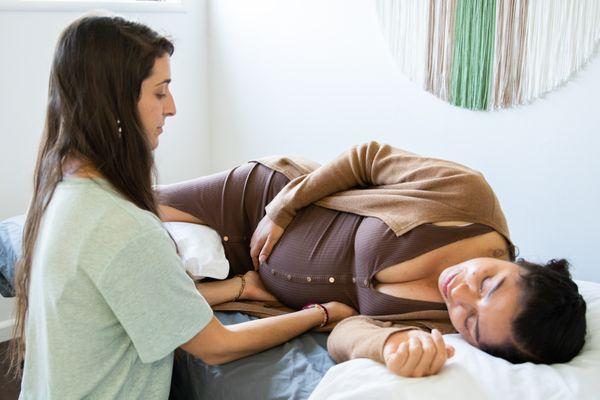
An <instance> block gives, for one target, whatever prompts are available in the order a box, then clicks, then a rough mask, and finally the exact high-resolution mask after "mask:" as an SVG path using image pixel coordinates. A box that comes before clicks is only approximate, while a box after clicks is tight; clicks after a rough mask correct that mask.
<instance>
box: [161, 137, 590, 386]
mask: <svg viewBox="0 0 600 400" xmlns="http://www.w3.org/2000/svg"><path fill="white" fill-rule="evenodd" d="M158 191H159V202H160V203H161V206H160V212H161V215H162V217H163V219H164V220H169V221H184V222H194V223H199V224H206V225H208V226H210V227H212V228H213V229H215V230H216V231H217V232H219V234H220V235H221V237H222V239H223V245H224V248H225V254H226V256H227V258H228V260H229V262H230V266H231V270H230V279H229V280H226V281H221V282H210V283H202V284H198V285H197V286H198V289H199V290H200V291H201V292H202V294H203V295H204V296H205V298H206V299H207V300H208V301H209V302H210V303H211V304H213V305H214V304H218V303H223V302H226V301H231V300H232V299H248V300H273V297H272V295H273V296H274V297H275V298H276V299H277V300H279V301H280V302H281V303H283V304H284V305H286V306H288V307H290V308H293V309H301V308H303V307H304V306H306V305H309V306H310V307H317V308H319V309H321V310H322V312H323V324H322V326H323V325H325V324H326V323H327V321H328V311H327V308H326V307H325V306H323V304H324V303H329V302H340V303H343V304H346V305H347V306H350V307H352V308H354V309H355V310H357V311H358V313H359V314H360V315H359V316H354V317H350V318H347V319H345V320H343V321H342V322H341V323H339V324H338V325H337V326H336V327H335V329H333V331H332V333H331V335H330V337H329V340H328V350H329V352H330V354H331V356H332V357H333V358H334V359H335V360H336V361H337V362H342V361H345V360H348V359H352V358H359V357H366V358H371V359H373V360H376V361H379V362H381V363H384V364H385V365H386V366H387V367H388V368H389V370H390V371H392V372H394V373H396V374H398V375H402V376H409V377H420V376H427V375H432V374H436V373H437V372H439V371H440V369H441V368H442V367H443V365H444V364H445V362H446V360H447V359H448V358H449V357H452V355H453V353H454V349H453V348H452V347H451V346H449V345H446V344H445V343H444V340H443V338H442V333H454V332H458V333H460V334H461V335H462V336H463V338H465V340H466V341H468V342H469V343H471V344H472V345H473V346H476V347H478V348H480V349H482V350H484V351H486V352H488V353H489V354H492V355H494V356H498V357H502V358H504V359H506V360H508V361H511V362H513V363H521V362H527V361H530V362H534V363H544V364H552V363H559V362H567V361H569V360H571V359H572V358H573V357H574V356H575V355H577V353H578V352H579V351H580V350H581V348H582V347H583V344H584V337H585V332H586V320H585V310H586V304H585V301H584V300H583V298H582V296H581V295H580V294H579V292H578V288H577V286H576V284H575V283H574V282H573V281H572V280H571V278H570V274H569V272H568V263H567V261H566V260H558V261H556V260H552V261H550V262H548V263H547V264H546V265H538V264H534V263H531V262H528V261H524V260H522V259H519V260H517V261H515V254H514V253H515V252H514V246H513V244H512V243H511V242H510V238H509V232H508V227H507V224H506V220H505V218H504V215H503V213H502V210H501V208H500V205H499V204H498V200H497V198H496V196H495V194H494V192H493V191H492V189H491V188H490V186H489V185H488V184H487V182H486V181H485V179H484V178H483V176H482V175H481V174H480V173H478V172H476V171H474V170H472V169H469V168H467V167H464V166H462V165H459V164H456V163H453V162H449V161H444V160H439V159H434V158H427V157H422V156H419V155H416V154H412V153H409V152H406V151H403V150H399V149H396V148H393V147H391V146H388V145H382V144H379V143H376V142H371V143H367V144H364V145H360V146H357V147H354V148H352V149H350V150H349V151H347V152H345V153H344V154H342V155H341V156H339V157H338V158H336V159H335V160H334V161H332V162H330V163H328V164H326V165H324V166H321V167H319V166H318V165H317V164H314V163H312V162H310V161H308V160H304V159H300V158H286V157H271V158H265V159H261V160H258V161H256V162H251V163H248V164H245V165H241V166H239V167H237V168H234V169H232V170H230V171H225V172H222V173H218V174H214V175H211V176H207V177H201V178H198V179H194V180H190V181H186V182H181V183H176V184H172V185H166V186H161V187H160V188H159V190H158ZM253 267H254V268H253ZM253 269H256V270H257V271H258V274H257V273H256V272H254V271H253ZM236 275H239V277H238V276H236ZM259 276H260V278H259Z"/></svg>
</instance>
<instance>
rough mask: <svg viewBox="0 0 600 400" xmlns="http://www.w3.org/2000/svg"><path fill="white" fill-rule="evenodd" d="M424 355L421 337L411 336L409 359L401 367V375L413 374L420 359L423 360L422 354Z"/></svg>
mask: <svg viewBox="0 0 600 400" xmlns="http://www.w3.org/2000/svg"><path fill="white" fill-rule="evenodd" d="M422 355H423V348H422V347H421V342H420V341H419V339H417V338H414V337H411V338H410V339H409V340H408V359H407V360H406V362H405V363H404V365H403V366H402V368H400V375H402V376H413V372H414V370H415V368H416V367H417V365H418V364H419V361H421V356H422Z"/></svg>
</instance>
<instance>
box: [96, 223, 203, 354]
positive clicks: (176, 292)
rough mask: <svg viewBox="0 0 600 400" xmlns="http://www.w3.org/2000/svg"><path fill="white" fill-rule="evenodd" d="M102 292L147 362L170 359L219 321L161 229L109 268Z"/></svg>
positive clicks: (123, 253) (142, 238)
mask: <svg viewBox="0 0 600 400" xmlns="http://www.w3.org/2000/svg"><path fill="white" fill-rule="evenodd" d="M98 288H99V290H100V292H101V293H102V295H103V296H104V299H105V300H106V302H107V303H108V305H109V307H110V308H111V309H112V311H113V312H114V314H115V316H116V317H117V319H118V320H119V322H120V323H121V325H122V326H123V328H124V329H125V331H126V332H127V334H128V335H129V337H130V339H131V341H132V342H133V345H134V346H135V348H136V350H137V352H138V354H139V356H140V359H141V360H142V362H147V363H149V362H154V361H156V360H160V359H162V358H164V357H165V356H167V355H169V353H171V352H172V351H174V350H175V349H176V348H177V347H179V346H181V345H182V344H184V343H186V342H188V341H189V340H190V339H191V338H192V337H194V336H195V335H196V334H197V333H198V332H200V331H201V330H202V329H204V327H205V326H206V325H207V324H208V323H209V322H210V320H211V319H212V316H213V313H212V310H211V308H210V306H209V305H208V303H207V302H206V300H205V299H204V298H203V297H202V295H201V294H200V293H199V292H198V290H197V289H196V286H195V285H194V282H193V281H192V279H191V278H190V277H189V276H188V275H187V274H186V273H185V271H184V268H183V266H182V265H181V260H180V259H179V257H178V255H177V253H176V250H175V246H174V244H173V242H172V241H171V239H170V238H169V236H168V235H167V233H166V232H164V231H162V230H160V229H155V230H153V231H151V232H149V233H146V234H142V235H139V236H137V237H135V238H134V239H132V240H130V241H129V242H128V243H127V244H126V245H125V246H124V247H123V248H122V249H121V250H120V251H119V252H118V253H117V254H116V256H115V257H114V258H113V260H112V262H111V263H110V264H109V265H108V266H107V267H106V269H105V270H104V272H103V273H102V276H101V277H100V279H99V282H98Z"/></svg>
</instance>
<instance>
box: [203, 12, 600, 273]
mask: <svg viewBox="0 0 600 400" xmlns="http://www.w3.org/2000/svg"><path fill="white" fill-rule="evenodd" d="M374 8H375V6H374V1H366V0H328V1H323V0H294V1H292V0H287V1H281V0H254V1H252V2H248V1H245V0H227V1H211V2H210V3H209V17H208V19H209V21H210V24H209V30H210V31H209V36H208V37H209V63H210V65H209V74H210V85H211V86H210V90H211V102H210V104H211V107H212V110H211V117H212V118H211V121H212V124H211V135H212V158H211V160H212V162H211V166H212V170H219V169H223V168H227V167H230V166H232V165H235V164H237V163H241V162H244V161H246V160H249V159H251V158H253V157H259V156H262V155H267V154H274V153H283V154H301V155H304V156H308V157H311V158H313V159H315V160H318V161H321V162H323V161H326V160H328V159H330V158H332V157H334V156H335V155H337V154H338V153H340V152H342V151H343V150H344V149H345V148H347V147H349V146H351V145H353V144H356V143H359V142H362V141H366V140H370V139H377V140H380V141H384V142H388V143H391V144H394V145H396V146H399V147H404V148H406V149H409V150H412V151H415V152H419V153H422V154H427V155H433V156H437V157H443V158H448V159H452V160H456V161H459V162H462V163H464V164H467V165H469V166H472V167H474V168H476V169H479V170H480V171H482V172H484V174H485V175H486V177H487V178H488V180H489V181H490V183H491V184H492V186H493V187H494V188H495V190H496V192H497V195H498V197H499V199H500V201H501V203H502V205H503V208H504V211H505V213H506V215H507V218H508V221H509V224H510V228H511V231H512V237H513V240H514V242H515V243H516V244H517V245H518V246H519V247H520V248H521V254H522V256H525V257H530V258H533V259H534V260H538V261H541V260H545V259H546V258H550V257H567V258H568V259H570V260H571V261H572V263H573V265H574V267H575V268H574V275H575V277H576V278H579V279H587V280H593V281H596V282H600V268H597V258H598V257H597V256H596V252H595V246H596V245H597V243H600V212H598V204H600V185H599V182H598V173H599V172H600V159H599V157H598V156H597V155H598V154H599V153H598V151H599V148H600V109H599V108H600V101H599V97H600V96H599V93H600V59H599V57H596V58H595V60H593V61H592V63H590V64H589V65H588V66H587V67H586V68H585V70H584V71H582V72H580V73H578V74H577V75H576V77H575V79H574V80H573V81H571V82H569V83H568V84H567V85H566V86H564V87H562V88H560V89H558V90H557V91H555V92H553V93H550V94H549V95H547V96H546V97H545V98H544V99H541V100H537V101H535V102H534V103H533V104H531V105H528V106H522V107H518V108H515V109H510V110H504V111H500V112H472V111H468V110H465V109H460V108H456V107H453V106H451V105H449V104H447V103H445V102H442V101H441V100H438V99H437V98H436V97H434V96H432V95H430V94H428V93H427V92H425V91H424V90H422V89H421V88H420V87H417V85H415V84H413V83H411V82H410V81H408V80H407V78H406V77H405V76H403V75H402V74H401V73H400V71H399V70H398V69H397V68H396V66H395V65H394V61H393V59H392V57H391V55H390V54H389V51H388V49H387V47H386V44H385V43H384V41H383V40H382V35H381V33H380V31H379V26H378V23H377V18H376V16H375V12H374Z"/></svg>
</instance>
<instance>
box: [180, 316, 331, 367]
mask: <svg viewBox="0 0 600 400" xmlns="http://www.w3.org/2000/svg"><path fill="white" fill-rule="evenodd" d="M322 321H323V314H322V311H321V310H319V309H317V308H311V309H307V310H301V311H297V312H295V313H291V314H285V315H280V316H277V317H269V318H263V319H259V320H254V321H248V322H243V323H240V324H235V325H228V326H224V325H222V324H221V323H220V322H219V320H217V319H216V318H213V320H212V321H211V322H210V323H209V324H208V325H207V326H206V327H205V328H204V329H203V330H202V331H200V332H199V333H198V334H197V335H196V336H195V337H194V338H192V339H191V340H190V341H189V342H188V343H186V344H184V345H182V346H181V348H182V349H183V350H185V351H187V352H189V353H191V354H193V355H194V356H196V357H200V358H201V359H202V360H203V361H204V362H205V363H207V364H210V365H217V364H224V363H227V362H230V361H234V360H238V359H240V358H243V357H247V356H249V355H252V354H256V353H259V352H261V351H263V350H266V349H269V348H271V347H274V346H277V345H280V344H282V343H285V342H287V341H288V340H290V339H292V338H294V337H296V336H298V335H300V334H302V333H304V332H306V331H307V330H309V329H312V328H314V327H317V326H319V325H320V324H321V322H322Z"/></svg>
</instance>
